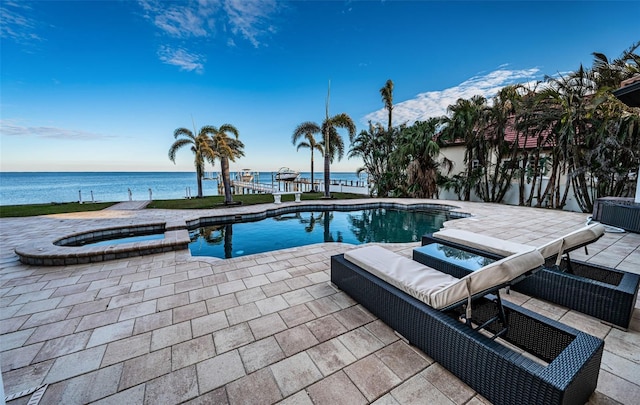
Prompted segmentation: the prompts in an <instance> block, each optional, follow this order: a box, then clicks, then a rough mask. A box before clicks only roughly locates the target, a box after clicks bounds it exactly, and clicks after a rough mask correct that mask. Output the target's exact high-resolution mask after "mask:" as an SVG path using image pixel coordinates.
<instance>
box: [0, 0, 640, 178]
mask: <svg viewBox="0 0 640 405" xmlns="http://www.w3.org/2000/svg"><path fill="white" fill-rule="evenodd" d="M638 15H640V2H638V1H623V2H615V1H533V2H526V1H492V2H490V1H448V2H444V1H393V0H385V1H337V0H336V1H280V0H259V1H258V0H198V1H187V0H180V1H164V0H163V1H158V0H139V1H135V0H110V1H93V0H76V1H34V2H31V1H23V0H20V1H14V0H2V1H0V40H1V43H0V73H1V74H0V157H1V162H0V170H1V171H3V172H9V171H168V172H170V171H193V170H194V166H193V153H192V152H191V151H190V150H189V149H188V148H184V149H182V150H181V151H180V152H178V154H177V156H176V162H175V164H174V163H173V162H171V161H170V160H169V158H168V151H169V148H170V146H171V145H172V143H173V142H174V140H175V139H174V137H173V132H174V130H175V129H177V128H180V127H185V128H188V129H190V130H193V129H194V128H195V129H196V130H199V128H201V127H202V126H204V125H214V126H217V127H219V126H221V125H223V124H231V125H233V126H235V127H236V128H237V129H238V131H239V134H240V138H239V139H240V140H241V141H242V142H243V143H244V144H245V148H244V152H245V157H243V158H241V159H238V160H236V162H231V170H233V171H235V170H240V169H244V168H247V169H252V170H255V171H277V170H278V169H279V168H280V167H284V166H286V167H290V168H292V169H296V170H300V171H309V167H310V151H309V150H308V149H300V150H299V151H297V150H296V146H295V145H293V144H292V142H291V136H292V134H293V131H294V129H295V128H296V126H297V125H299V124H301V123H303V122H305V121H313V122H316V123H318V124H320V123H321V122H322V120H323V119H324V118H325V107H326V104H327V95H328V90H329V87H330V98H329V100H328V101H329V103H328V104H329V114H330V115H335V114H338V113H347V114H348V115H349V116H350V117H351V118H352V119H353V121H354V122H355V124H356V127H357V131H358V132H360V131H361V130H366V129H367V127H368V124H367V123H368V122H369V121H372V122H381V123H383V124H386V120H387V112H386V110H384V109H383V107H384V106H383V103H382V100H381V96H380V88H382V87H383V86H384V84H385V82H386V81H387V80H388V79H391V80H393V82H394V92H393V103H394V124H401V123H408V124H411V123H413V122H414V121H416V120H422V119H425V118H428V117H431V116H439V115H443V114H445V113H446V111H447V106H449V105H451V104H454V103H455V102H456V100H457V99H458V98H461V97H462V98H470V97H471V96H473V95H475V94H481V95H484V96H485V97H488V98H489V97H491V96H492V95H494V94H495V93H496V91H497V90H498V89H500V88H501V87H503V86H505V85H508V84H515V83H527V82H534V81H536V80H543V79H544V78H545V76H555V75H559V74H566V73H567V72H570V71H575V70H577V69H578V68H579V67H580V65H581V64H583V65H584V66H586V67H590V66H591V65H592V62H593V56H592V53H593V52H601V53H604V54H605V55H607V56H608V57H609V58H610V59H612V58H617V57H619V56H620V55H621V54H622V53H623V52H624V51H625V50H626V49H628V48H629V47H630V46H631V45H632V44H633V43H635V42H637V41H640V24H639V23H638ZM343 135H344V140H345V146H346V148H347V151H348V148H349V141H348V136H346V134H344V133H343ZM315 160H316V171H321V170H322V163H321V161H322V159H321V157H320V156H319V155H318V154H317V153H316V157H315ZM361 165H362V162H361V161H360V160H359V159H348V158H347V157H346V156H345V158H344V159H343V160H341V161H339V162H334V164H332V166H331V170H332V171H334V172H339V171H344V172H353V171H355V170H356V169H357V168H358V167H360V166H361ZM219 169H220V165H219V162H218V163H216V165H215V166H214V167H211V166H209V165H208V166H207V170H213V171H218V170H219Z"/></svg>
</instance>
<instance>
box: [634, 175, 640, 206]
mask: <svg viewBox="0 0 640 405" xmlns="http://www.w3.org/2000/svg"><path fill="white" fill-rule="evenodd" d="M635 201H636V204H640V168H639V169H638V177H637V178H636V200H635Z"/></svg>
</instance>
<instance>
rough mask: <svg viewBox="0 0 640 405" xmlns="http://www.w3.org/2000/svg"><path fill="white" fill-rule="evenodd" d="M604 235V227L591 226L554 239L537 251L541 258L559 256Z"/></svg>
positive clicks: (598, 225) (599, 225)
mask: <svg viewBox="0 0 640 405" xmlns="http://www.w3.org/2000/svg"><path fill="white" fill-rule="evenodd" d="M602 235H604V226H602V225H601V224H591V225H587V226H585V227H583V228H580V229H578V230H575V231H573V232H571V233H568V234H566V235H564V236H562V237H560V238H558V239H554V240H552V241H551V242H549V243H545V244H544V245H542V246H540V247H539V248H538V250H539V251H540V253H542V256H544V257H546V258H549V257H552V256H555V255H561V254H562V253H564V252H566V251H570V250H572V249H575V248H576V247H578V246H582V245H586V244H589V243H591V242H595V241H596V240H598V238H600V237H601V236H602Z"/></svg>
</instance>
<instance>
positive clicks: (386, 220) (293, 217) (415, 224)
mask: <svg viewBox="0 0 640 405" xmlns="http://www.w3.org/2000/svg"><path fill="white" fill-rule="evenodd" d="M448 219H449V212H448V211H442V210H425V209H388V208H374V209H361V210H350V211H343V210H328V211H323V210H320V209H317V210H313V211H301V212H291V213H287V214H282V215H276V216H272V217H268V218H264V219H260V220H257V221H250V222H237V221H233V220H228V221H226V222H225V223H216V224H211V225H206V226H198V227H197V228H194V229H191V230H190V231H189V234H190V239H191V243H190V244H189V249H190V251H191V255H192V256H212V257H218V258H222V259H225V258H232V257H239V256H245V255H251V254H256V253H263V252H268V251H272V250H279V249H286V248H291V247H298V246H304V245H310V244H314V243H322V242H344V243H352V244H356V245H359V244H363V243H369V242H382V243H406V242H418V241H420V238H421V237H422V235H423V234H425V233H430V232H435V231H437V230H438V229H440V228H441V227H442V224H443V222H445V221H447V220H448Z"/></svg>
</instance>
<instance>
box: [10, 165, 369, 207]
mask: <svg viewBox="0 0 640 405" xmlns="http://www.w3.org/2000/svg"><path fill="white" fill-rule="evenodd" d="M236 174H237V172H231V178H232V179H233V178H235V175H236ZM255 174H256V175H257V178H258V182H259V183H260V184H265V185H275V186H276V187H277V182H276V181H275V180H274V176H275V172H256V173H255ZM300 177H301V178H307V179H308V178H310V177H311V175H310V173H309V172H301V173H300ZM314 178H315V179H316V180H322V178H323V174H322V173H314ZM331 180H332V181H334V180H336V181H347V182H351V181H353V182H356V181H363V178H362V177H358V175H356V174H355V173H354V172H335V173H334V172H332V173H331ZM202 189H203V194H204V195H205V196H213V195H218V181H217V180H204V181H203V182H202ZM129 191H130V192H131V194H129ZM189 194H190V195H191V196H192V197H195V196H196V195H197V194H198V186H197V182H196V174H195V172H0V205H22V204H47V203H52V202H54V203H64V202H77V201H80V200H82V201H83V202H92V201H95V202H120V201H129V199H131V200H134V201H136V200H138V201H141V200H149V199H153V200H173V199H181V198H185V197H187V195H189Z"/></svg>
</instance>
